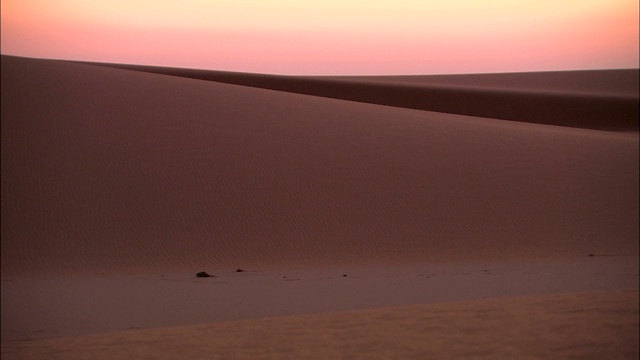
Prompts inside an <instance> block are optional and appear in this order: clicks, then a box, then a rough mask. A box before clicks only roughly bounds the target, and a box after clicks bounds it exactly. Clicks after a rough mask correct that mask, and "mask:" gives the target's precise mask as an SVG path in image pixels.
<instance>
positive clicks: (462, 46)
mask: <svg viewBox="0 0 640 360" xmlns="http://www.w3.org/2000/svg"><path fill="white" fill-rule="evenodd" d="M1 4H2V9H1V10H2V32H1V35H2V39H1V46H2V48H1V52H2V53H3V54H11V55H21V56H30V57H41V58H56V59H76V60H90V61H105V62H121V63H135V64H152V65H165V66H178V67H192V68H202V69H216V70H230V71H247V72H261V73H277V74H318V75H324V74H338V75H339V74H438V73H477V72H512V71H536V70H567V69H602V68H637V67H638V66H639V55H638V54H639V50H638V46H639V44H638V36H639V32H638V2H637V0H577V1H574V0H532V1H526V0H521V1H513V0H494V1H475V0H456V1H410V0H394V1H387V0H335V1H330V0H326V1H317V2H308V1H297V0H273V1H262V0H235V1H204V0H188V1H186V0H183V1H166V0H106V1H101V0H93V1H85V0H57V1H45V0H2V3H1Z"/></svg>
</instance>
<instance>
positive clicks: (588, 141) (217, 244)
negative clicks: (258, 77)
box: [1, 56, 639, 275]
mask: <svg viewBox="0 0 640 360" xmlns="http://www.w3.org/2000/svg"><path fill="white" fill-rule="evenodd" d="M460 106H463V105H462V103H461V105H460ZM1 200H2V274H3V275H5V274H27V273H39V272H42V271H46V272H47V273H56V272H60V273H62V272H76V271H89V272H99V271H134V270H140V271H148V270H157V269H169V268H182V269H184V268H190V269H191V268H198V269H199V268H202V267H203V266H207V267H212V266H214V267H222V266H231V267H235V266H238V264H243V266H258V265H259V266H285V265H300V264H311V265H313V264H333V263H369V262H395V261H408V260H411V261H444V260H457V259H472V258H491V257H493V258H518V257H538V256H574V255H579V256H584V255H586V254H588V253H595V254H637V252H638V222H637V218H638V212H639V211H638V200H639V197H638V134H637V133H615V132H605V131H593V130H584V129H575V128H565V127H557V126H545V125H536V124H529V123H521V122H510V121H500V120H492V119H482V118H474V117H468V116H463V115H452V114H443V113H434V112H428V111H419V110H414V109H403V108H397V107H390V106H381V105H374V104H365V103H357V102H351V101H344V100H338V99H329V98H321V97H314V96H306V95H301V94H295V93H284V92H279V91H273V90H267V89H257V88H249V87H243V86H237V85H230V84H222V83H218V82H211V81H199V80H194V79H188V78H180V77H170V76H164V75H160V74H152V73H145V72H133V71H128V70H123V69H116V68H109V67H101V66H95V65H86V64H78V63H71V62H57V61H48V60H34V59H21V58H13V57H5V56H3V57H2V197H1Z"/></svg>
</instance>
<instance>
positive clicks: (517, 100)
mask: <svg viewBox="0 0 640 360" xmlns="http://www.w3.org/2000/svg"><path fill="white" fill-rule="evenodd" d="M90 64H91V63H90ZM100 65H103V66H109V67H116V68H121V69H129V70H137V71H144V72H151V73H157V74H165V75H173V76H178V77H187V78H193V79H200V80H209V81H216V82H223V83H230V84H237V85H245V86H251V87H258V88H265V89H272V90H280V91H286V92H293V93H299V94H307V95H316V96H323V97H329V98H336V99H343V100H352V101H360V102H366V103H372V104H381V105H389V106H397V107H403V108H411V109H420V110H429V111H439V112H445V113H452V114H462V115H471V116H480V117H487V118H495V119H505V120H516V121H525V122H532V123H538V124H550V125H560V126H571V127H579V128H589V129H601V130H621V131H627V130H631V131H637V130H638V115H639V114H640V111H639V108H640V96H639V90H638V89H639V87H640V84H639V82H640V80H639V79H640V76H639V75H640V72H639V70H638V69H620V70H588V71H560V72H530V73H503V74H471V75H423V76H333V77H329V76H320V77H318V76H316V77H314V76H280V75H266V74H250V73H233V72H223V71H211V70H196V69H180V68H167V67H156V66H144V65H126V64H100Z"/></svg>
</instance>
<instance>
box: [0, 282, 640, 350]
mask: <svg viewBox="0 0 640 360" xmlns="http://www.w3.org/2000/svg"><path fill="white" fill-rule="evenodd" d="M638 336H639V334H638V290H637V289H635V290H626V291H625V290H622V291H612V292H604V293H586V294H585V293H583V294H568V295H548V296H535V297H523V298H511V299H500V300H484V301H474V302H465V303H450V304H430V305H416V306H408V307H399V308H384V309H371V310H360V311H352V312H343V313H332V314H321V315H307V316H292V317H280V318H266V319H258V320H245V321H233V322H225V323H217V324H207V325H197V326H185V327H173V328H160V329H151V330H131V331H123V332H117V333H110V334H101V335H91V336H82V337H72V338H59V339H50V340H38V341H24V342H12V343H7V344H3V345H2V358H3V359H5V358H6V359H45V358H47V359H131V358H136V359H143V358H146V359H270V358H277V359H365V358H388V359H430V358H431V359H469V358H474V359H637V358H638Z"/></svg>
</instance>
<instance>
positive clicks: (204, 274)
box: [196, 271, 211, 277]
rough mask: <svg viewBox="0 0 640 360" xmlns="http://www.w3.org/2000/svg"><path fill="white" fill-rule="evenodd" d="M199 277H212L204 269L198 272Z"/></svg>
mask: <svg viewBox="0 0 640 360" xmlns="http://www.w3.org/2000/svg"><path fill="white" fill-rule="evenodd" d="M196 276H197V277H211V275H209V274H207V273H206V272H204V271H200V272H199V273H197V274H196Z"/></svg>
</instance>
